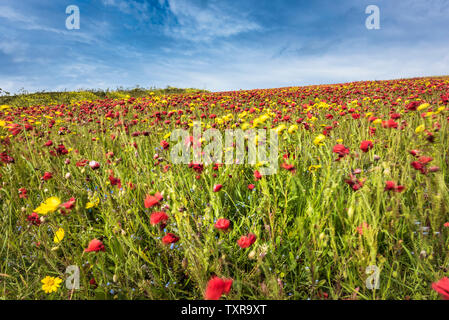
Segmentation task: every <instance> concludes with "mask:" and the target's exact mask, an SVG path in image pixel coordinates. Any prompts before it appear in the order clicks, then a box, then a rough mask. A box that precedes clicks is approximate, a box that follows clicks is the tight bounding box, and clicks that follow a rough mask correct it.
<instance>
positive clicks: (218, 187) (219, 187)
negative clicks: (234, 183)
mask: <svg viewBox="0 0 449 320" xmlns="http://www.w3.org/2000/svg"><path fill="white" fill-rule="evenodd" d="M221 188H223V185H221V184H216V185H214V192H218V191H220V190H221Z"/></svg>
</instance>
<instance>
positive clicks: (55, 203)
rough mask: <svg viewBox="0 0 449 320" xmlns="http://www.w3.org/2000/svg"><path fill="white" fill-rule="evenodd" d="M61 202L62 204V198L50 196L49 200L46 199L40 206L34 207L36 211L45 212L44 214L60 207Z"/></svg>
mask: <svg viewBox="0 0 449 320" xmlns="http://www.w3.org/2000/svg"><path fill="white" fill-rule="evenodd" d="M60 204H61V199H59V198H58V197H50V198H48V199H47V200H45V201H44V202H42V203H41V205H40V206H39V207H37V208H36V209H34V212H36V213H39V214H43V215H45V214H48V213H51V212H55V211H56V210H57V209H58V208H59V205H60Z"/></svg>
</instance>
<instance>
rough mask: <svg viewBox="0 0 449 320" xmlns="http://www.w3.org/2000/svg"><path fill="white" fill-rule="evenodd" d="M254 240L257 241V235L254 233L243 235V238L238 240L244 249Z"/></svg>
mask: <svg viewBox="0 0 449 320" xmlns="http://www.w3.org/2000/svg"><path fill="white" fill-rule="evenodd" d="M254 242H256V235H255V234H253V233H250V234H248V236H241V238H240V239H239V240H237V244H238V245H239V246H240V248H242V249H244V248H248V247H249V246H251V245H252V244H253V243H254Z"/></svg>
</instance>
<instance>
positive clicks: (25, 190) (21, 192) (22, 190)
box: [19, 188, 28, 199]
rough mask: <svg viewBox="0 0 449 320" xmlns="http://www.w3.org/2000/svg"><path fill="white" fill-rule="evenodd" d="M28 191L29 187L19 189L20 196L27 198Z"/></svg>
mask: <svg viewBox="0 0 449 320" xmlns="http://www.w3.org/2000/svg"><path fill="white" fill-rule="evenodd" d="M27 192H28V191H27V189H25V188H20V189H19V198H23V199H26V198H27V197H28V195H27Z"/></svg>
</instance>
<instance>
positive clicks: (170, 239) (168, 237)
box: [162, 232, 179, 244]
mask: <svg viewBox="0 0 449 320" xmlns="http://www.w3.org/2000/svg"><path fill="white" fill-rule="evenodd" d="M178 240H179V237H177V236H175V235H174V234H173V233H170V232H169V233H167V234H166V235H165V236H164V237H163V238H162V242H163V243H165V244H170V243H175V242H178Z"/></svg>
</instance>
